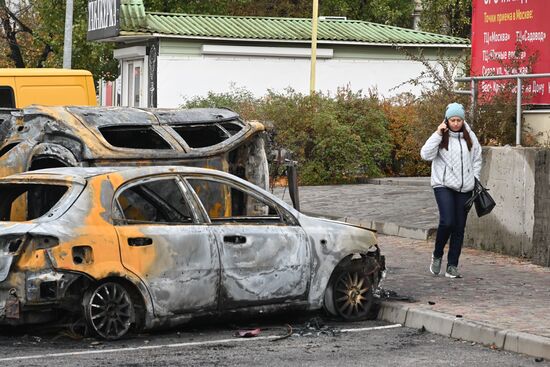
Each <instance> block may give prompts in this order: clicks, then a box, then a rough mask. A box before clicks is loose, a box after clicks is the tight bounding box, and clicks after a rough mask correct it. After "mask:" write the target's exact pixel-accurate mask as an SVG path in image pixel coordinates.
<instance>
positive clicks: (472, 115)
mask: <svg viewBox="0 0 550 367" xmlns="http://www.w3.org/2000/svg"><path fill="white" fill-rule="evenodd" d="M476 104H477V81H476V80H474V79H472V104H471V106H470V110H471V112H470V122H471V124H472V126H473V125H474V122H475V118H476Z"/></svg>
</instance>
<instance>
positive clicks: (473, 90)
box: [455, 73, 550, 145]
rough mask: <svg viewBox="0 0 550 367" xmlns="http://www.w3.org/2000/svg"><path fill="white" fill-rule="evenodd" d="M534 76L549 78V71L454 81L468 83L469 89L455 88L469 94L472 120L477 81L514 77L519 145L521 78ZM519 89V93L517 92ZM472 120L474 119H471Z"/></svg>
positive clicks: (464, 78)
mask: <svg viewBox="0 0 550 367" xmlns="http://www.w3.org/2000/svg"><path fill="white" fill-rule="evenodd" d="M534 78H550V73H539V74H515V75H487V76H471V77H462V78H456V79H455V81H456V82H462V83H464V82H466V83H468V82H469V83H470V90H469V91H468V90H457V91H456V92H457V93H462V94H464V93H465V94H470V96H471V99H472V103H471V117H472V120H473V119H474V118H475V117H474V116H475V111H476V105H477V95H478V83H479V82H481V81H485V80H505V79H516V83H517V88H516V96H517V97H516V145H521V118H522V110H521V91H522V89H523V83H522V81H523V79H534ZM518 91H519V93H518ZM472 122H474V121H472Z"/></svg>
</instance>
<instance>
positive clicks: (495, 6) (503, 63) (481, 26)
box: [471, 0, 550, 104]
mask: <svg viewBox="0 0 550 367" xmlns="http://www.w3.org/2000/svg"><path fill="white" fill-rule="evenodd" d="M472 6H473V15H472V66H471V68H472V70H471V71H472V76H479V75H507V74H518V73H519V74H525V73H527V72H528V70H527V69H528V66H529V65H532V71H531V72H532V73H548V72H550V39H549V37H548V36H549V35H550V21H548V10H547V7H548V0H473V3H472ZM501 85H502V83H501V82H496V81H485V82H482V83H480V92H481V93H484V92H485V93H494V92H498V90H499V88H501ZM523 92H524V93H528V94H529V95H531V96H532V97H533V98H532V100H530V101H529V103H531V104H550V79H533V80H529V81H527V82H526V83H525V85H524V89H523Z"/></svg>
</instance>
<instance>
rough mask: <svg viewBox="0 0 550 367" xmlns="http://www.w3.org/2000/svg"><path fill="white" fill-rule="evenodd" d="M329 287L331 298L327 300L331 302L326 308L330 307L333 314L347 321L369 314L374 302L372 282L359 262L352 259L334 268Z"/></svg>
mask: <svg viewBox="0 0 550 367" xmlns="http://www.w3.org/2000/svg"><path fill="white" fill-rule="evenodd" d="M329 288H330V292H329V293H328V294H329V297H330V298H331V299H330V300H327V301H331V302H332V304H331V305H330V307H326V308H327V309H331V310H332V311H333V312H331V313H334V314H335V316H338V317H340V318H342V319H344V320H347V321H359V320H364V319H367V318H368V317H369V316H370V314H371V310H372V308H373V306H374V303H375V300H374V296H373V293H372V282H371V279H370V276H369V275H368V274H367V273H366V272H365V270H364V266H363V265H362V264H361V263H359V262H357V261H353V262H352V263H351V264H349V265H348V266H346V267H341V268H338V269H336V270H335V272H334V274H333V275H332V277H331V281H330V284H329Z"/></svg>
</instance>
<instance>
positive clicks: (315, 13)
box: [309, 0, 319, 94]
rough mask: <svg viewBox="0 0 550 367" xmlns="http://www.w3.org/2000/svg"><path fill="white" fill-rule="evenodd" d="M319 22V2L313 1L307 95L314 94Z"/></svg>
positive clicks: (317, 0)
mask: <svg viewBox="0 0 550 367" xmlns="http://www.w3.org/2000/svg"><path fill="white" fill-rule="evenodd" d="M318 22H319V0H313V15H312V17H311V74H310V78H309V93H310V94H313V93H315V67H316V64H317V25H318Z"/></svg>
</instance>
